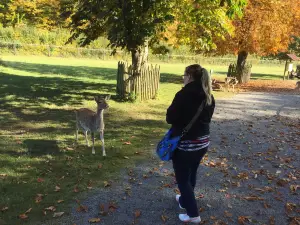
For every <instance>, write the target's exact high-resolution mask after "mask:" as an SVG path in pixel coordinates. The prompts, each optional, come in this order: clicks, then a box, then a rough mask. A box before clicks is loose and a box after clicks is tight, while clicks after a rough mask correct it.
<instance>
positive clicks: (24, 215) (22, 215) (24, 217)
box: [19, 213, 28, 220]
mask: <svg viewBox="0 0 300 225" xmlns="http://www.w3.org/2000/svg"><path fill="white" fill-rule="evenodd" d="M19 218H20V219H22V220H24V219H27V218H28V216H27V215H26V214H25V213H24V214H21V215H19Z"/></svg>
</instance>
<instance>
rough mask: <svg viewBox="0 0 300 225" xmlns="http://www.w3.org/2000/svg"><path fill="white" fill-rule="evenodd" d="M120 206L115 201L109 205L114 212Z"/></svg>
mask: <svg viewBox="0 0 300 225" xmlns="http://www.w3.org/2000/svg"><path fill="white" fill-rule="evenodd" d="M117 208H118V207H117V206H116V205H115V204H114V203H109V205H108V209H109V210H110V211H111V212H114V211H115V210H116V209H117Z"/></svg>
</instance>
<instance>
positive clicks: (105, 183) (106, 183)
mask: <svg viewBox="0 0 300 225" xmlns="http://www.w3.org/2000/svg"><path fill="white" fill-rule="evenodd" d="M103 184H104V187H109V186H110V185H111V184H110V182H108V181H104V182H103Z"/></svg>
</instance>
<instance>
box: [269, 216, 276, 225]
mask: <svg viewBox="0 0 300 225" xmlns="http://www.w3.org/2000/svg"><path fill="white" fill-rule="evenodd" d="M269 225H275V218H274V216H271V217H270V219H269Z"/></svg>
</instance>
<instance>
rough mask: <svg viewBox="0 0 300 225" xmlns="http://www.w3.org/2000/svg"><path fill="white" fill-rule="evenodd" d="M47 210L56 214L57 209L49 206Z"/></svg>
mask: <svg viewBox="0 0 300 225" xmlns="http://www.w3.org/2000/svg"><path fill="white" fill-rule="evenodd" d="M45 210H48V211H52V212H55V211H56V208H55V207H54V206H49V207H48V208H45Z"/></svg>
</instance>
